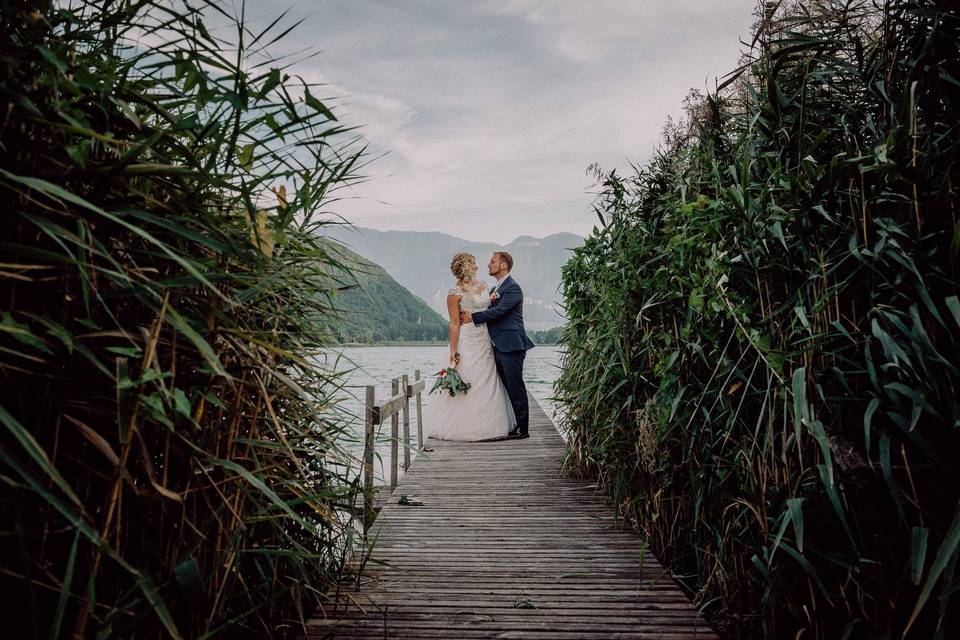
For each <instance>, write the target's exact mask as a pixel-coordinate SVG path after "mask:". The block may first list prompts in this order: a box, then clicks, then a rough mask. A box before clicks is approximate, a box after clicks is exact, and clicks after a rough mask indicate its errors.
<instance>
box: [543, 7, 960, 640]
mask: <svg viewBox="0 0 960 640" xmlns="http://www.w3.org/2000/svg"><path fill="white" fill-rule="evenodd" d="M957 11H958V10H957V8H956V5H955V4H952V3H947V2H940V1H921V2H907V1H896V2H887V3H880V4H875V3H872V2H865V1H861V0H849V1H840V0H824V1H821V2H796V3H765V5H764V6H763V8H762V9H761V12H760V16H759V17H760V21H759V24H758V28H757V33H756V38H755V40H754V42H753V46H752V51H751V59H750V60H748V63H747V64H745V65H744V67H743V68H742V69H740V70H739V71H737V72H735V73H733V74H731V76H729V77H728V78H727V79H726V80H725V82H724V84H723V85H722V86H720V87H719V89H718V90H717V92H716V93H714V94H713V95H709V96H700V95H697V94H694V95H692V96H691V98H690V100H689V101H688V102H687V105H686V112H687V115H686V117H685V119H684V121H683V122H682V123H680V124H677V125H671V126H669V127H668V128H667V129H666V135H665V140H664V143H663V145H662V147H661V148H660V150H659V151H658V153H657V154H656V155H655V157H654V158H653V159H652V160H651V161H650V162H649V163H648V164H647V165H646V166H643V167H637V169H636V172H635V173H634V174H633V175H631V176H628V177H621V176H618V175H616V174H615V173H609V174H602V173H600V174H598V175H599V177H600V180H601V193H600V195H599V197H598V200H597V203H596V213H597V215H598V216H599V219H600V224H599V225H598V226H597V227H596V228H595V229H594V231H593V233H592V234H591V235H590V237H588V238H587V240H586V243H585V244H584V246H583V247H582V248H581V249H579V250H577V251H576V253H575V255H574V257H573V258H572V259H571V260H570V262H569V263H568V264H567V265H566V267H565V269H564V276H563V288H564V294H565V299H566V306H567V315H568V318H569V324H568V325H567V327H566V330H565V333H564V342H565V344H566V351H565V353H566V355H565V356H564V362H563V365H564V368H563V372H562V376H561V377H560V379H559V381H558V384H557V393H558V396H559V399H560V400H561V401H562V403H563V404H564V408H565V411H566V414H567V415H566V419H567V424H568V425H569V427H570V429H571V453H570V459H569V463H570V466H571V467H573V468H578V469H581V470H584V471H588V472H591V473H595V474H597V475H598V476H599V478H600V481H601V483H602V485H603V486H604V487H606V489H607V491H608V492H609V493H610V495H611V496H612V497H613V499H614V500H616V502H617V505H618V506H619V508H620V509H621V511H622V512H623V514H625V515H626V516H627V517H629V518H631V519H632V520H634V521H635V523H636V524H637V526H638V527H639V528H640V530H641V531H642V532H643V534H644V535H645V536H646V538H647V539H648V541H649V543H650V545H651V548H652V549H653V550H654V551H655V552H656V553H657V554H658V556H659V557H660V558H662V559H663V560H664V561H665V562H666V563H667V564H668V565H669V566H670V567H671V568H672V569H673V570H674V571H675V572H676V573H678V574H680V575H682V576H686V578H685V579H684V581H685V582H686V584H687V585H688V587H689V588H690V589H691V590H692V592H693V593H694V594H695V596H696V598H697V600H698V602H700V603H702V604H703V606H704V607H705V609H706V610H707V611H708V612H712V614H713V616H714V619H715V620H716V621H717V624H718V626H719V627H720V628H721V629H722V630H723V631H725V632H726V634H727V636H728V637H771V638H774V637H776V638H796V637H804V638H894V637H901V636H904V635H906V636H907V637H915V638H929V637H952V636H953V635H955V634H956V633H957V632H958V631H957V630H958V628H960V620H958V619H957V617H958V611H957V610H958V601H957V595H956V593H957V589H958V587H960V576H958V574H957V572H956V566H957V562H958V559H960V509H958V504H960V482H958V480H960V478H958V476H957V469H958V468H960V466H958V462H960V460H958V458H960V437H958V428H960V403H958V400H957V394H958V390H960V370H958V367H960V302H958V293H960V287H958V279H957V275H958V274H957V269H958V250H960V230H958V206H957V205H958V196H957V188H958V185H960V131H958V122H960V51H958V44H960V15H958V12H957Z"/></svg>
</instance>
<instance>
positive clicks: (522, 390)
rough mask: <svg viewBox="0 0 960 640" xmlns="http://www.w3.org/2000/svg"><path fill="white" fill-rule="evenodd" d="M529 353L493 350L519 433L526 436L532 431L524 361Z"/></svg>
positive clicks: (498, 372) (498, 373)
mask: <svg viewBox="0 0 960 640" xmlns="http://www.w3.org/2000/svg"><path fill="white" fill-rule="evenodd" d="M526 357H527V352H526V351H524V350H520V351H500V350H499V349H494V350H493V359H494V361H495V362H496V363H497V375H499V376H500V380H501V381H503V386H504V387H506V389H507V396H508V397H509V398H510V404H511V405H512V406H513V413H514V415H515V416H516V418H517V431H518V432H519V433H521V434H526V433H527V432H528V431H529V429H530V408H529V405H528V403H527V387H526V385H524V384H523V360H524V358H526Z"/></svg>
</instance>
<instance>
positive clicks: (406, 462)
mask: <svg viewBox="0 0 960 640" xmlns="http://www.w3.org/2000/svg"><path fill="white" fill-rule="evenodd" d="M403 398H404V399H403V470H404V471H406V470H407V469H409V468H410V376H408V375H407V374H403Z"/></svg>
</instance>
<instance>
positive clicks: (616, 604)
mask: <svg viewBox="0 0 960 640" xmlns="http://www.w3.org/2000/svg"><path fill="white" fill-rule="evenodd" d="M427 427H429V425H427ZM428 445H429V446H432V447H434V448H435V452H434V453H430V454H422V455H420V456H419V457H417V459H416V460H415V461H414V462H413V464H412V466H411V468H410V470H409V471H408V472H407V473H406V475H405V476H404V477H403V479H402V481H401V482H400V484H399V486H398V487H397V489H396V490H395V491H394V492H393V494H392V495H391V496H390V497H389V499H388V500H387V501H386V503H385V506H384V507H383V510H382V511H381V512H380V515H379V516H378V517H377V519H376V521H375V523H374V524H373V526H372V527H371V529H370V539H371V540H372V541H373V543H374V548H373V552H372V554H371V556H370V558H369V561H368V562H367V564H366V565H365V568H364V571H363V574H362V576H363V577H362V579H361V581H360V584H359V588H357V585H356V584H355V583H354V584H351V585H348V586H346V587H344V589H343V590H341V592H340V594H339V597H338V602H337V606H336V607H335V608H330V607H328V608H327V609H326V611H325V612H318V614H317V616H315V617H314V618H313V619H311V620H310V622H309V624H308V638H311V639H319V638H449V639H453V638H505V639H506V638H532V639H541V638H543V639H545V638H557V639H560V638H584V639H588V638H596V639H604V640H607V639H614V638H650V639H654V638H656V639H658V640H671V639H674V640H680V639H684V640H687V639H693V638H697V639H703V640H707V639H715V638H716V635H714V633H713V632H712V630H711V629H710V627H709V626H708V625H706V623H705V622H704V621H703V619H702V618H701V617H700V616H699V615H698V613H697V610H696V608H695V607H694V606H693V605H692V604H691V602H690V601H689V599H688V598H687V597H686V595H684V593H683V592H682V591H681V590H680V588H679V587H678V586H677V585H676V583H675V582H674V581H673V580H672V579H671V577H670V576H669V574H668V573H667V572H666V571H665V570H664V569H663V567H662V566H661V565H660V564H659V563H658V562H657V560H656V558H654V557H653V556H652V555H650V554H649V553H648V552H647V551H646V550H645V548H644V545H643V543H642V541H641V540H640V539H639V538H638V537H637V535H636V534H635V533H634V532H632V531H629V530H624V528H623V527H622V526H620V525H619V524H618V523H617V522H616V521H615V519H614V512H613V508H612V507H611V506H609V505H608V504H606V502H605V500H604V498H603V496H601V495H599V494H598V493H597V492H596V490H595V487H594V486H593V485H592V484H590V483H589V482H586V481H582V480H575V479H571V478H567V477H565V476H564V475H563V474H562V473H561V469H560V467H561V461H562V459H563V456H564V451H565V445H564V443H563V440H562V439H561V437H560V435H559V434H558V433H557V430H556V428H555V427H554V425H553V423H552V422H551V421H550V419H549V418H548V417H547V416H546V414H545V413H544V411H543V409H542V408H541V407H540V406H539V405H538V404H537V403H536V401H535V400H534V399H533V398H531V399H530V438H528V439H526V440H507V441H500V442H482V443H460V442H446V441H437V440H429V441H428ZM401 495H407V496H412V497H415V498H417V499H419V500H422V501H423V502H424V503H425V504H424V505H423V506H402V505H400V504H398V499H399V498H400V496H401ZM324 613H325V614H326V616H327V617H321V616H322V615H323V614H324Z"/></svg>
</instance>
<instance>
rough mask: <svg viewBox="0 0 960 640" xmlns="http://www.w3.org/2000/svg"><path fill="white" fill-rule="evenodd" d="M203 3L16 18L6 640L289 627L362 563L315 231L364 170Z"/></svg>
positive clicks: (3, 454) (326, 261)
mask: <svg viewBox="0 0 960 640" xmlns="http://www.w3.org/2000/svg"><path fill="white" fill-rule="evenodd" d="M193 5H194V6H193V7H191V6H189V5H187V4H186V3H171V2H164V1H159V0H158V1H153V0H146V1H144V0H137V1H134V0H121V1H118V2H104V3H99V2H92V1H86V0H77V1H72V2H58V3H51V2H40V1H34V2H22V1H14V0H2V1H0V23H2V29H0V93H2V100H3V108H2V113H0V148H2V153H0V192H2V194H3V195H2V197H3V205H4V206H3V207H2V209H0V221H2V222H0V224H2V226H3V228H4V232H3V239H2V252H3V257H2V260H0V262H2V265H0V300H2V307H0V308H2V315H0V375H2V392H0V398H2V401H0V424H2V429H0V486H2V489H0V532H2V539H3V544H2V546H0V567H2V572H0V598H2V600H3V604H4V607H3V609H4V611H6V612H7V613H8V615H5V616H4V621H3V624H4V625H5V627H4V634H8V633H9V634H10V635H8V636H7V637H17V638H57V637H68V636H69V637H103V638H108V637H118V638H133V637H137V638H153V637H211V636H213V635H218V634H219V635H224V634H225V635H227V636H229V637H247V636H249V637H274V636H280V635H284V634H288V632H289V631H290V629H291V625H293V626H294V628H295V627H296V623H295V621H296V620H298V619H302V617H303V614H304V612H305V611H306V609H307V608H311V607H312V606H314V605H315V604H316V603H317V602H318V601H319V597H318V594H322V593H323V592H324V590H325V589H326V587H327V586H328V585H329V584H330V583H331V581H332V580H334V579H335V578H336V577H337V576H338V574H339V571H340V567H341V565H342V558H343V553H344V549H345V548H346V547H347V546H348V543H349V540H348V538H349V535H350V533H349V532H350V531H351V528H350V527H349V524H348V523H344V522H341V521H340V519H339V517H338V516H337V511H336V506H337V504H338V503H340V502H342V500H343V499H344V497H345V494H347V493H349V492H350V491H352V489H353V488H352V487H351V486H350V485H349V484H348V483H347V482H346V480H345V479H343V478H341V477H339V475H338V473H339V472H338V471H337V469H338V467H337V466H335V465H333V464H331V462H332V461H335V460H336V458H337V456H338V455H339V453H338V449H337V446H336V442H335V439H336V437H337V435H338V433H339V432H340V431H341V429H342V422H343V421H342V420H341V419H340V418H338V417H337V416H338V414H337V413H336V412H335V411H334V410H333V407H332V397H333V395H334V392H335V390H336V388H337V380H336V378H335V377H333V376H332V374H330V373H329V372H328V371H326V370H325V369H324V367H323V366H321V365H320V364H318V363H320V362H322V359H321V358H317V357H314V356H316V355H319V354H321V352H322V348H323V335H324V331H323V330H322V329H321V327H322V326H323V325H322V322H321V321H322V319H323V317H324V315H325V314H326V312H327V311H328V307H327V304H326V300H327V297H326V296H324V295H323V292H324V291H330V290H331V288H333V287H335V286H337V283H336V282H333V281H331V278H330V276H329V275H325V274H330V273H335V272H336V273H344V271H343V270H342V269H340V267H339V265H337V264H336V260H335V259H334V258H331V257H330V256H329V255H328V254H327V252H326V251H325V250H324V248H323V246H322V245H321V244H320V243H319V242H318V240H316V238H317V237H318V235H319V234H318V233H317V227H318V226H320V225H323V224H327V221H329V220H330V219H331V216H329V215H325V214H324V212H323V209H322V208H323V207H324V206H325V205H326V203H328V202H330V201H331V199H332V198H333V190H334V189H335V188H336V187H337V186H338V185H342V184H344V183H346V182H348V181H350V180H351V179H352V178H351V176H352V175H353V173H352V172H353V170H354V168H355V167H356V163H357V159H358V157H359V152H360V151H361V150H360V149H358V148H356V146H355V145H354V144H353V142H352V140H351V138H350V135H349V134H347V135H345V133H346V129H345V128H344V127H343V126H341V125H340V123H339V122H337V121H336V119H335V117H334V115H333V113H331V111H330V110H329V109H328V107H327V106H326V105H325V104H324V103H323V102H322V101H321V100H320V99H319V98H318V97H317V96H316V95H315V93H317V92H318V91H319V90H318V89H317V87H311V86H308V85H307V84H306V83H305V82H304V81H302V80H301V79H299V78H296V77H291V76H290V75H289V74H288V72H287V71H286V69H287V68H288V65H289V64H290V63H292V62H295V61H296V59H294V58H287V59H280V60H277V59H273V58H270V57H269V56H268V55H267V54H266V53H265V50H266V49H267V48H268V47H270V46H277V43H278V41H282V39H283V38H284V36H285V34H286V33H287V27H285V26H282V23H274V24H272V25H270V26H269V27H268V28H267V29H265V30H263V31H257V32H255V31H252V30H251V29H250V28H249V26H247V25H246V24H244V21H243V17H242V15H241V16H239V17H238V16H234V15H231V14H230V13H228V12H226V11H225V9H224V7H225V6H226V5H220V4H217V3H212V2H199V3H193ZM10 612H15V614H12V615H11V614H10Z"/></svg>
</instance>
